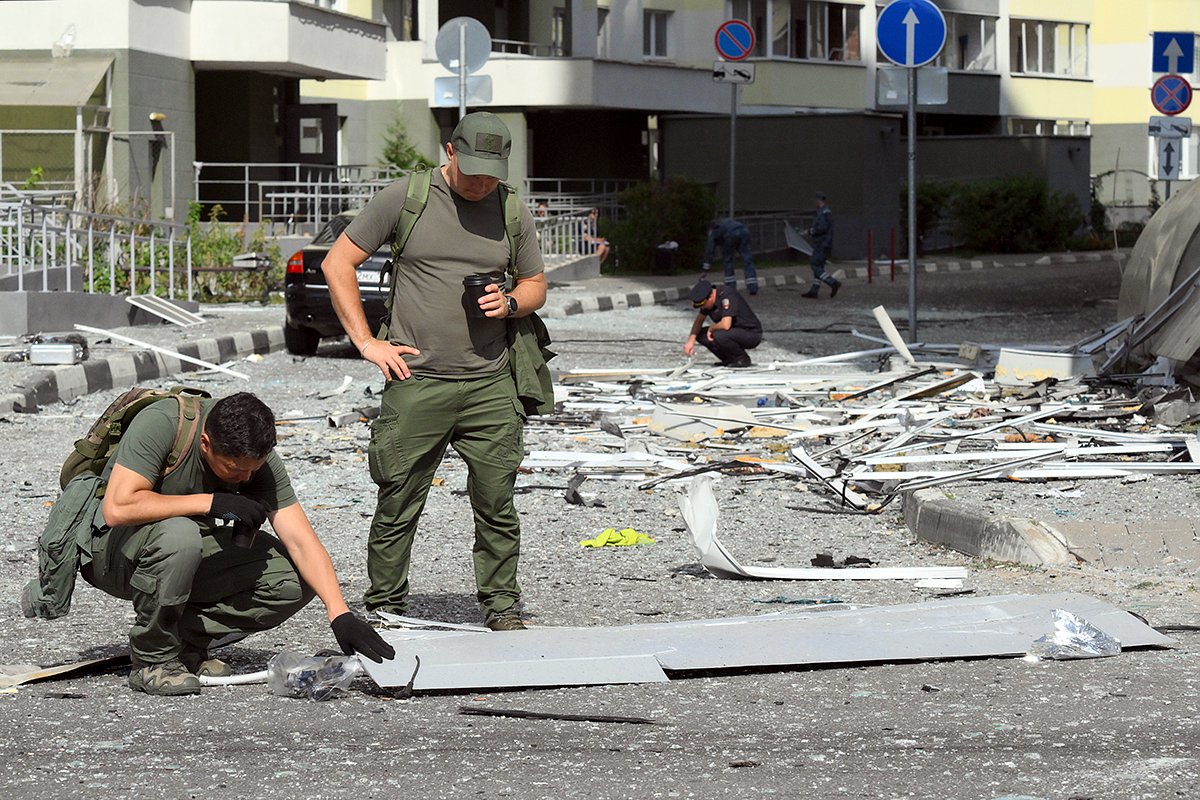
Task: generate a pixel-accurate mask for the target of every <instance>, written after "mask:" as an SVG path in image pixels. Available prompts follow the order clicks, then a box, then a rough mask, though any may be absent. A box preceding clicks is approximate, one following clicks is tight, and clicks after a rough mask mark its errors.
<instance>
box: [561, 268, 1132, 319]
mask: <svg viewBox="0 0 1200 800" xmlns="http://www.w3.org/2000/svg"><path fill="white" fill-rule="evenodd" d="M1125 258H1126V254H1124V253H1063V254H1056V255H1048V256H1042V257H1040V258H1038V259H1035V260H1033V261H1011V262H1001V261H990V262H985V261H982V260H971V261H928V262H923V263H918V264H917V270H918V272H925V273H933V272H948V273H953V272H971V271H975V270H983V269H992V268H997V267H1032V266H1046V265H1050V264H1082V263H1097V262H1100V261H1106V260H1109V259H1116V260H1118V261H1120V260H1124V259H1125ZM886 271H887V273H889V274H890V272H891V265H890V264H889V265H888V267H887V269H886ZM872 272H873V273H874V276H873V277H874V278H875V279H878V280H882V277H881V276H882V275H884V274H885V270H884V269H883V268H881V267H875V268H873V269H872V268H868V267H865V266H861V267H860V266H852V265H851V264H850V263H846V264H843V265H840V266H838V268H837V269H834V270H833V271H832V273H831V274H833V275H836V276H838V277H839V278H842V279H847V278H853V279H857V280H862V281H866V280H867V279H868V276H869V274H870V273H872ZM896 274H898V275H899V274H904V275H907V274H908V264H907V263H905V264H897V265H896ZM722 277H723V273H721V272H719V271H716V270H714V278H713V279H714V280H720V279H721V278H722ZM811 281H812V276H811V274H805V273H795V274H790V275H760V276H759V285H760V286H796V285H808V284H809V283H810V282H811ZM737 286H738V289H739V290H744V289H745V288H746V282H745V281H743V280H739V281H738V282H737ZM691 288H692V285H691V284H688V285H687V286H675V287H671V288H667V289H644V290H642V291H640V292H629V293H627V294H621V295H601V296H596V297H587V298H583V299H580V300H574V301H572V302H570V303H567V304H566V305H564V306H560V307H557V308H549V307H547V308H543V309H542V310H541V311H539V312H538V313H539V314H540V315H541V316H542V317H544V318H546V319H562V318H565V317H573V316H576V315H577V314H586V313H589V312H595V311H613V310H615V309H621V308H637V307H639V306H652V305H665V304H667V303H674V302H677V301H679V300H682V299H684V298H686V297H687V295H688V292H689V291H691Z"/></svg>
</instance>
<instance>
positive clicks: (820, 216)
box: [800, 192, 842, 298]
mask: <svg viewBox="0 0 1200 800" xmlns="http://www.w3.org/2000/svg"><path fill="white" fill-rule="evenodd" d="M816 200H817V213H816V216H815V217H813V224H812V227H811V228H809V230H808V235H809V236H810V237H812V248H813V250H812V272H813V280H812V287H811V288H810V289H809V290H808V291H807V292H805V293H804V294H802V295H800V296H801V297H812V298H815V297H817V296H818V295H819V294H820V292H821V284H822V283H827V284H829V290H830V291H829V297H830V298H834V297H837V293H838V289H840V288H842V282H841V281H839V280H838V279H837V278H835V277H833V276H832V275H830V274H829V273H828V272H826V271H825V261H826V259H828V258H829V251H830V250H832V249H833V212H832V211H830V210H829V204H828V203H827V202H826V201H825V193H824V192H817V195H816Z"/></svg>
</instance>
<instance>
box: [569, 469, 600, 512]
mask: <svg viewBox="0 0 1200 800" xmlns="http://www.w3.org/2000/svg"><path fill="white" fill-rule="evenodd" d="M587 477H588V476H587V475H575V476H574V477H573V478H571V480H569V481H567V488H566V491H564V492H563V496H564V497H565V498H566V500H567V502H568V503H570V504H571V505H573V506H585V507H587V508H604V501H602V500H600V499H599V498H598V497H596V495H594V494H585V493H583V492H581V491H579V487H580V486H582V485H583V482H584V481H586V480H587Z"/></svg>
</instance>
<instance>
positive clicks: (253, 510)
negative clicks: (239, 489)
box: [208, 492, 267, 531]
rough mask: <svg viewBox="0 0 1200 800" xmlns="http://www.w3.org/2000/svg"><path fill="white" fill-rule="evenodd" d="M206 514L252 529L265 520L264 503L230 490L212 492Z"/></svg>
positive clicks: (259, 526) (260, 525) (265, 509)
mask: <svg viewBox="0 0 1200 800" xmlns="http://www.w3.org/2000/svg"><path fill="white" fill-rule="evenodd" d="M208 514H209V516H211V517H216V518H217V519H223V520H225V521H226V522H232V523H233V524H234V525H236V526H238V527H239V528H248V529H249V530H252V531H256V530H258V529H259V528H261V527H262V524H263V523H264V522H266V521H267V507H266V506H265V505H263V504H262V503H260V502H259V501H257V500H255V499H253V498H251V497H246V496H245V495H240V494H233V493H232V492H216V493H214V494H213V499H212V505H211V506H209V509H208Z"/></svg>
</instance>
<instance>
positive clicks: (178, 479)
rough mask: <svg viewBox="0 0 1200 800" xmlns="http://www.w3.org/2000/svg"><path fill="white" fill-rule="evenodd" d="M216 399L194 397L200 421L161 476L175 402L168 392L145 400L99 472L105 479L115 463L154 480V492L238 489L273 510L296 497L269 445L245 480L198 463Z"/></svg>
mask: <svg viewBox="0 0 1200 800" xmlns="http://www.w3.org/2000/svg"><path fill="white" fill-rule="evenodd" d="M216 402H217V401H216V399H215V398H213V399H203V400H201V401H200V414H201V424H200V426H199V427H198V428H197V429H196V436H195V438H194V439H193V440H192V444H191V447H189V448H188V449H187V450H186V451H185V452H184V454H183V459H182V461H181V462H180V465H179V467H177V468H176V469H175V471H174V472H172V473H171V474H170V475H168V476H167V477H166V478H165V479H164V478H163V477H162V474H163V470H165V469H166V460H167V456H168V455H170V453H171V445H173V444H174V443H175V431H176V428H177V426H178V425H179V402H178V401H177V400H175V398H173V397H168V398H165V399H163V400H159V401H158V402H155V403H151V404H150V405H148V406H146V407H145V408H143V409H142V410H141V411H139V412H138V414H137V416H136V417H134V418H133V422H131V423H130V424H129V430H127V431H125V433H124V434H123V435H122V436H121V441H120V443H119V444H118V445H117V452H116V454H115V455H114V456H113V457H112V458H110V459H109V460H108V465H107V466H106V467H105V470H104V478H105V480H107V479H108V476H109V473H110V472H111V471H112V467H113V464H120V465H121V466H122V467H125V468H126V469H131V470H133V471H134V472H136V473H137V474H138V475H141V476H142V477H143V478H145V479H146V480H148V481H150V482H151V483H152V484H154V491H156V492H158V493H159V494H167V495H184V494H209V493H212V492H238V493H240V494H244V495H246V496H247V497H252V498H254V499H256V500H261V501H262V502H263V503H265V504H266V506H267V508H268V509H270V510H272V511H277V510H279V509H281V508H286V507H287V506H290V505H292V504H293V503H295V502H296V493H295V491H293V489H292V483H291V481H290V480H289V479H288V475H287V470H286V469H285V468H284V466H283V461H282V460H281V459H280V458H279V455H278V454H277V453H276V452H275V451H274V450H272V451H271V452H270V454H269V455H268V456H267V461H266V463H265V464H263V466H262V467H260V468H259V470H258V471H257V472H255V473H254V475H253V476H251V478H250V480H249V481H248V482H247V483H243V484H240V485H231V484H227V483H225V482H223V481H221V480H220V479H219V478H218V477H217V476H216V475H215V474H213V471H212V470H211V469H209V468H208V465H207V464H205V463H204V457H203V456H202V455H201V454H200V432H201V431H202V430H204V419H205V418H206V417H207V416H208V412H209V409H211V408H212V406H213V404H214V403H216Z"/></svg>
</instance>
